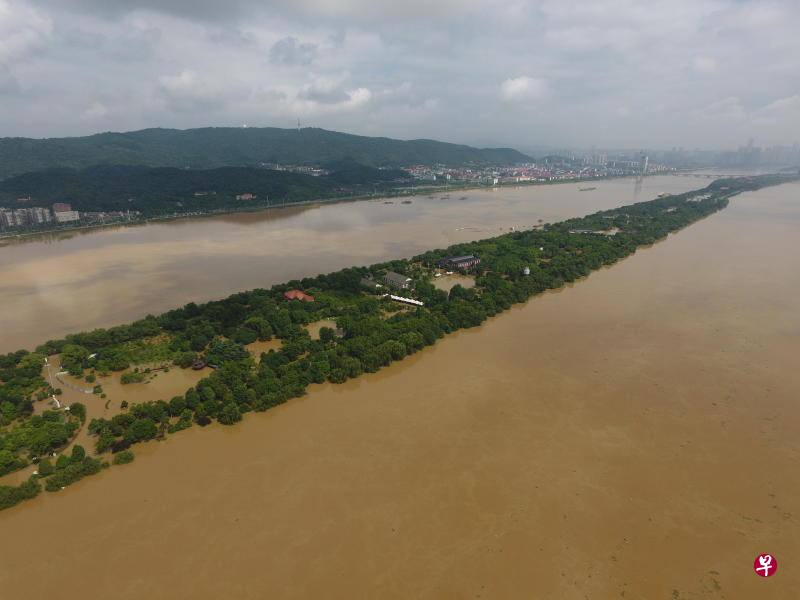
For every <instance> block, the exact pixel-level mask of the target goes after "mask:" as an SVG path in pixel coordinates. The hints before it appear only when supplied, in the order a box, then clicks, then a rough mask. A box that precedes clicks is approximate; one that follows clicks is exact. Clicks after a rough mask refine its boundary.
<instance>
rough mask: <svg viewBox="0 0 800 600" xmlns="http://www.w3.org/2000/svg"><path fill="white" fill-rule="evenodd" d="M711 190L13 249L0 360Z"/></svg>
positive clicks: (246, 217)
mask: <svg viewBox="0 0 800 600" xmlns="http://www.w3.org/2000/svg"><path fill="white" fill-rule="evenodd" d="M706 183H707V182H705V181H703V180H700V181H698V180H695V179H693V178H684V177H667V176H654V177H646V178H644V179H643V180H641V181H635V180H633V179H619V180H610V181H603V182H598V183H597V184H596V185H597V190H596V191H594V192H592V193H591V194H585V193H584V194H581V193H579V192H578V187H579V185H580V184H577V183H575V184H560V185H548V186H540V187H521V188H517V189H514V188H503V189H502V190H471V191H469V193H468V196H467V197H466V199H463V200H460V199H459V198H458V197H456V196H453V197H452V198H449V199H440V198H439V197H438V196H437V197H435V198H427V197H425V196H422V197H414V198H413V200H414V203H413V204H411V205H400V204H399V203H396V204H394V205H391V206H387V205H384V204H383V201H382V200H376V201H372V202H369V201H364V202H352V203H345V204H337V205H326V206H308V207H302V208H299V207H294V208H286V209H273V210H265V211H261V212H254V213H247V214H241V213H240V214H231V215H221V216H215V217H208V218H198V219H182V220H178V221H171V222H164V223H158V224H150V225H146V226H134V227H117V228H111V229H105V230H93V231H81V232H70V233H61V234H49V235H42V236H40V237H33V238H29V239H26V240H22V241H18V242H16V241H11V242H8V244H7V245H5V246H4V247H2V248H0V309H2V310H0V332H2V335H0V353H3V352H13V351H15V350H17V349H18V348H28V349H33V348H34V347H35V346H37V345H38V344H41V343H43V342H44V341H45V340H47V339H50V338H53V337H60V336H63V335H66V334H68V333H71V332H74V331H81V330H87V329H92V328H95V327H109V326H111V325H115V324H119V323H125V322H129V321H132V320H134V319H139V318H142V317H144V316H146V315H148V314H158V313H161V312H163V311H166V310H169V309H171V308H174V307H176V306H182V305H184V304H186V303H188V302H202V301H206V300H212V299H218V298H223V297H225V296H227V295H229V294H231V293H234V292H236V291H238V290H243V289H252V288H257V287H269V286H271V285H273V284H276V283H280V282H282V281H288V280H290V279H292V278H300V277H309V276H314V275H317V274H319V273H326V272H330V271H334V270H336V269H341V268H344V267H347V266H350V265H358V264H371V263H375V262H379V261H382V260H390V259H394V258H398V257H403V256H406V257H407V256H412V255H414V254H418V253H420V252H423V251H425V250H428V249H430V248H443V247H446V246H449V245H451V244H454V243H458V242H465V241H470V240H476V239H480V238H486V237H491V236H495V235H499V234H501V233H503V232H508V231H509V230H510V229H511V228H512V227H515V228H518V229H519V228H525V227H529V226H533V225H536V224H542V223H544V222H553V221H558V220H562V219H566V218H570V217H576V216H581V215H585V214H588V213H591V212H594V211H596V210H601V209H606V208H613V207H616V206H621V205H624V204H631V203H633V202H636V201H639V200H649V199H651V198H655V197H656V196H657V195H658V194H659V193H662V192H670V193H681V192H685V191H687V190H690V189H695V188H697V187H699V186H702V185H705V184H706Z"/></svg>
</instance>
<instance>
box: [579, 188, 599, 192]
mask: <svg viewBox="0 0 800 600" xmlns="http://www.w3.org/2000/svg"><path fill="white" fill-rule="evenodd" d="M596 189H597V188H596V187H588V188H578V191H580V192H591V191H592V190H596Z"/></svg>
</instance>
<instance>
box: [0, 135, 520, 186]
mask: <svg viewBox="0 0 800 600" xmlns="http://www.w3.org/2000/svg"><path fill="white" fill-rule="evenodd" d="M344 159H350V160H353V161H355V162H357V163H361V164H363V165H368V166H373V167H398V166H406V165H414V164H445V165H451V166H459V165H469V164H473V165H491V164H511V163H517V162H525V161H528V160H530V158H529V157H527V156H526V155H524V154H522V153H520V152H517V151H516V150H513V149H510V148H484V149H480V148H473V147H470V146H463V145H459V144H449V143H445V142H437V141H434V140H410V141H402V140H394V139H390V138H383V137H364V136H359V135H350V134H347V133H339V132H335V131H327V130H325V129H316V128H305V129H278V128H274V127H266V128H255V127H252V128H225V127H209V128H202V129H186V130H178V129H143V130H141V131H131V132H128V133H99V134H96V135H91V136H87V137H73V138H50V139H31V138H0V179H5V178H8V177H12V176H14V175H19V174H22V173H27V172H31V171H38V170H41V169H51V168H62V167H67V168H76V169H81V168H86V167H89V166H92V165H98V164H113V165H145V166H150V167H179V168H184V167H190V168H194V169H211V168H217V167H226V166H259V165H262V164H264V163H282V164H301V165H318V164H324V163H331V162H335V161H341V160H344Z"/></svg>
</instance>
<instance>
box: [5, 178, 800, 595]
mask: <svg viewBox="0 0 800 600" xmlns="http://www.w3.org/2000/svg"><path fill="white" fill-rule="evenodd" d="M797 197H798V185H797V184H791V185H787V186H780V187H777V188H769V189H764V190H761V191H759V192H754V193H746V194H742V195H740V196H738V197H737V198H736V199H735V200H733V201H732V202H731V205H730V206H729V207H728V209H726V210H725V211H722V212H721V213H718V214H717V215H715V216H714V217H713V218H709V219H705V220H702V221H701V222H698V223H697V224H695V225H694V226H692V227H689V228H687V229H684V230H682V231H681V232H680V233H678V234H677V235H674V236H672V237H671V238H670V239H669V240H668V241H667V242H665V243H660V244H656V245H654V246H653V247H651V248H648V249H647V250H645V251H642V252H637V253H636V254H635V255H633V256H631V257H629V258H628V259H625V260H624V261H621V262H619V263H617V264H616V265H615V266H614V267H613V268H610V269H601V270H599V271H596V272H594V273H593V274H592V275H591V276H590V277H588V278H587V279H586V280H582V281H581V282H580V283H579V284H577V285H575V286H573V287H569V289H564V290H562V291H557V292H551V293H547V294H544V295H542V296H539V297H537V298H536V299H533V300H532V301H530V302H528V303H527V304H525V305H523V306H519V307H516V308H514V309H512V310H511V311H509V312H507V313H505V314H503V315H502V316H499V317H496V318H494V319H491V320H489V321H487V322H486V323H485V324H484V325H482V326H481V327H480V328H476V329H473V330H470V331H464V332H460V333H457V334H455V335H452V336H449V337H448V338H446V339H444V340H442V341H441V342H440V343H438V344H436V345H435V346H433V347H430V348H427V349H426V350H423V351H422V352H421V353H419V354H417V355H415V356H414V357H410V358H408V359H407V360H404V361H402V362H399V363H396V364H394V365H392V366H390V367H388V368H387V369H385V370H382V371H381V372H379V373H376V374H371V375H367V376H365V377H363V378H361V379H359V380H357V381H353V382H349V383H346V384H344V385H340V386H333V385H325V386H317V387H314V388H313V389H312V390H311V391H310V393H309V395H308V396H306V397H304V398H301V399H297V400H295V401H293V402H291V403H290V404H287V405H285V406H283V407H279V408H277V409H274V410H272V411H269V412H267V413H263V414H259V415H254V416H252V417H251V418H248V419H246V420H245V421H244V422H243V423H241V424H238V425H236V426H233V427H221V426H218V427H210V428H207V429H205V430H199V429H196V430H189V431H187V432H185V433H183V434H182V435H181V437H179V438H176V439H171V440H167V441H165V442H163V443H150V444H146V445H144V446H142V447H141V448H140V449H137V459H136V461H135V462H134V463H133V464H132V465H129V466H126V467H124V468H120V469H119V470H118V471H116V472H115V469H111V470H109V471H105V472H103V473H102V474H101V475H98V476H96V478H95V480H92V481H86V482H81V483H79V484H76V485H75V486H74V487H73V488H71V489H70V490H68V492H67V493H65V494H63V495H59V496H57V497H46V496H40V497H39V498H37V499H35V500H33V501H31V502H30V503H28V504H25V505H21V506H19V507H17V508H16V509H12V510H11V511H5V512H2V513H0V528H1V529H2V531H3V533H4V536H7V537H8V539H10V540H14V543H13V544H3V545H2V546H1V547H0V561H1V562H2V564H3V565H4V568H3V569H2V570H0V586H2V589H3V590H4V592H5V593H7V594H9V595H10V596H11V597H14V598H39V597H49V596H54V595H59V594H60V595H61V596H62V597H65V598H67V599H71V598H73V597H75V598H78V597H85V596H86V593H85V592H84V591H83V586H84V585H85V572H86V569H87V568H90V567H91V568H92V569H93V570H94V572H95V574H96V577H95V578H94V579H93V582H92V594H95V595H98V596H114V597H116V598H120V599H124V600H127V599H138V598H141V597H147V598H151V599H152V600H161V599H172V598H175V597H180V596H182V595H184V596H191V597H192V598H197V599H199V600H205V599H206V598H208V599H209V600H211V599H214V600H216V599H218V598H221V597H224V598H248V597H250V596H252V594H253V593H254V590H255V593H258V594H261V595H264V596H270V597H279V598H283V599H287V600H301V599H306V598H319V597H325V598H336V599H338V598H389V599H393V598H397V599H401V598H420V599H421V600H428V599H430V600H434V599H435V600H439V599H441V598H469V597H478V596H480V597H482V598H492V599H513V598H519V597H521V596H522V597H526V598H564V599H566V600H583V599H584V598H586V597H589V598H619V597H622V594H623V593H624V597H625V598H678V599H693V598H705V597H708V598H716V597H719V598H722V597H723V595H724V596H725V597H727V598H739V597H741V598H775V599H779V598H790V597H792V594H793V593H794V590H795V589H797V588H798V587H800V577H799V576H798V574H797V572H796V571H795V570H793V569H791V568H783V569H782V570H780V571H779V572H778V573H777V575H776V576H775V577H771V578H769V579H763V578H759V577H756V576H755V575H754V574H753V572H752V564H753V560H754V558H755V557H756V556H758V555H759V554H761V553H763V552H764V551H769V552H770V553H772V554H773V555H774V556H776V558H777V560H778V561H779V562H780V561H781V558H782V557H789V559H784V562H781V565H783V564H788V562H790V558H791V557H792V556H796V555H798V554H800V542H798V540H800V522H798V518H797V515H799V514H800V504H799V502H798V499H800V487H798V486H799V485H800V484H799V483H798V479H797V478H796V477H793V476H791V474H792V473H794V472H795V471H796V467H797V456H798V454H797V439H798V432H800V412H799V411H798V406H797V402H796V390H797V389H800V379H799V378H798V377H799V375H798V370H797V369H796V368H795V367H794V363H793V362H792V361H793V360H794V359H795V357H796V356H798V355H799V354H800V345H798V344H799V343H800V340H798V338H797V336H794V335H792V332H795V331H800V314H798V312H797V310H796V302H795V301H794V299H795V298H797V296H798V294H800V262H798V261H799V260H800V257H798V254H797V252H795V251H794V247H795V245H796V240H797V239H798V237H799V236H800V230H799V229H798V226H799V225H800V210H799V209H798V204H797ZM767 263H769V264H771V265H772V267H773V268H770V269H764V268H763V265H764V264H767ZM742 281H748V282H750V284H749V285H746V286H745V285H742V284H741V282H742ZM200 465H202V468H199V466H200ZM765 465H767V466H766V467H765ZM187 466H188V467H187ZM64 515H70V518H65V517H64ZM54 539H57V540H61V541H60V542H59V552H58V560H57V561H55V562H54V563H53V564H52V565H50V566H49V567H48V568H47V569H45V570H44V571H42V567H41V565H42V562H41V549H42V548H43V547H49V546H52V544H53V540H54ZM152 540H158V543H157V544H155V545H154V544H153V543H152ZM787 561H788V562H787ZM205 564H208V565H213V567H212V568H207V569H205V568H198V565H200V566H202V565H205ZM141 573H147V577H142V576H141Z"/></svg>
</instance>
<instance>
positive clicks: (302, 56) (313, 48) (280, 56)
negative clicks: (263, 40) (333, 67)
mask: <svg viewBox="0 0 800 600" xmlns="http://www.w3.org/2000/svg"><path fill="white" fill-rule="evenodd" d="M318 52H319V45H317V44H312V43H310V42H300V41H298V39H297V38H296V37H293V36H287V37H285V38H283V39H280V40H278V41H277V42H275V43H274V44H273V45H272V48H270V50H269V59H270V61H271V62H272V63H274V64H278V65H309V64H311V62H312V61H313V60H314V59H315V58H316V57H317V54H318Z"/></svg>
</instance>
